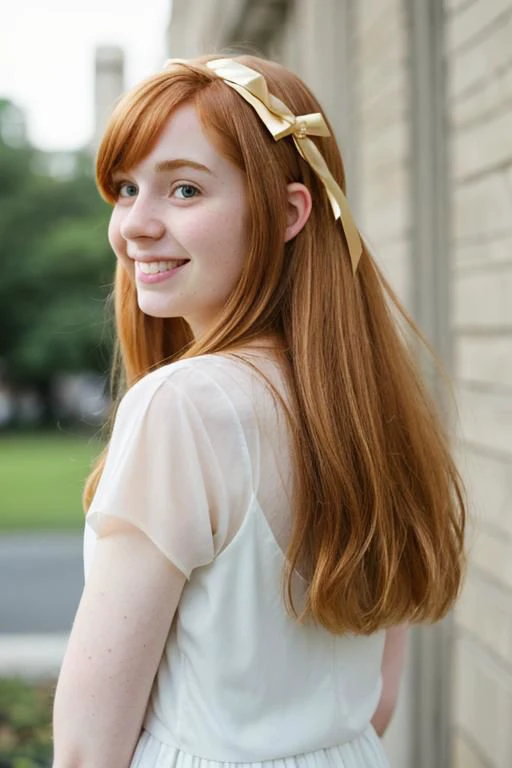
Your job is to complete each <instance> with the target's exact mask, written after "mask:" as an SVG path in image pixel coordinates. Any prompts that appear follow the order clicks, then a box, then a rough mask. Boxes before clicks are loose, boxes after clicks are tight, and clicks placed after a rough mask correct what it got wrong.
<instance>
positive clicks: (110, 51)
mask: <svg viewBox="0 0 512 768" xmlns="http://www.w3.org/2000/svg"><path fill="white" fill-rule="evenodd" d="M124 64H125V61H124V52H123V50H122V48H120V47H119V46H116V45H100V46H97V47H96V51H95V57H94V138H93V140H92V146H91V150H92V151H93V152H95V151H96V148H97V146H98V144H99V141H100V138H101V136H102V135H103V131H104V129H105V126H106V124H107V121H108V119H109V117H110V115H111V114H112V111H113V109H114V105H115V103H116V101H117V100H118V99H119V97H120V96H121V94H122V93H123V92H124V90H125V82H124V81H125V77H124Z"/></svg>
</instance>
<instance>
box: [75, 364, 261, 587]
mask: <svg viewBox="0 0 512 768" xmlns="http://www.w3.org/2000/svg"><path fill="white" fill-rule="evenodd" d="M246 453H247V447H246V444H245V440H244V435H243V431H242V429H241V426H240V422H239V420H238V418H237V415H236V412H234V411H233V409H232V407H231V404H230V401H229V399H228V398H226V396H225V394H224V393H223V392H222V391H219V388H218V387H217V386H216V385H215V383H214V382H211V381H209V380H208V378H207V377H203V376H201V374H199V375H197V374H194V376H193V377H191V376H190V375H189V376H188V377H187V376H183V375H179V373H178V375H177V376H173V375H172V374H171V375H167V376H162V374H161V373H160V372H159V371H156V372H153V373H151V374H149V375H148V376H146V377H144V378H143V379H141V380H140V381H139V382H138V383H137V384H136V385H135V386H133V387H132V388H131V389H130V390H129V391H128V392H127V393H126V395H125V396H124V397H123V399H122V401H121V403H120V406H119V408H118V411H117V415H116V419H115V423H114V429H113V432H112V437H111V441H110V445H109V449H108V454H107V458H106V462H105V467H104V470H103V474H102V477H101V480H100V482H99V484H98V488H97V490H96V493H95V496H94V498H93V501H92V503H91V506H90V508H89V510H88V512H87V518H86V519H87V523H88V524H89V525H90V526H91V528H92V529H93V530H94V531H95V533H96V535H97V536H101V535H102V529H103V526H104V524H105V522H106V519H107V518H108V522H109V529H111V526H112V522H115V520H116V519H122V520H126V521H128V522H129V523H131V524H132V525H135V526H136V527H137V528H139V529H140V530H142V531H143V532H144V533H145V534H146V535H147V536H148V537H149V538H150V539H151V540H152V541H153V543H154V544H155V545H156V546H157V547H158V548H159V549H160V550H161V551H162V552H163V554H164V555H165V556H166V557H167V558H168V559H169V560H170V561H171V562H172V563H173V564H174V565H175V566H176V567H177V568H179V570H180V571H181V572H182V573H183V574H184V575H185V576H186V577H187V579H188V578H190V574H191V572H192V570H193V569H194V568H197V567H200V566H203V565H207V564H208V563H210V562H211V561H212V560H213V559H214V557H215V554H216V537H215V529H216V528H217V527H219V526H220V528H223V529H224V528H226V522H225V519H226V518H229V517H230V516H232V515H233V514H238V515H239V514H240V509H241V507H242V506H243V505H244V504H247V503H248V498H249V496H250V491H251V488H250V470H249V466H250V462H249V461H248V460H246ZM233 470H235V471H233ZM248 470H249V471H248ZM223 521H224V522H223Z"/></svg>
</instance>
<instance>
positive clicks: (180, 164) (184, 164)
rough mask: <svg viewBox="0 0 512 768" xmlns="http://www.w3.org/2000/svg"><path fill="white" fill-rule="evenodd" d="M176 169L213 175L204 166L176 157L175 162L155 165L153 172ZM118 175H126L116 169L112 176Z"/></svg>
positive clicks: (122, 169) (120, 169)
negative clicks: (188, 169)
mask: <svg viewBox="0 0 512 768" xmlns="http://www.w3.org/2000/svg"><path fill="white" fill-rule="evenodd" d="M178 168H194V170H196V171H203V172H204V173H209V174H211V175H213V171H211V170H210V169H209V168H208V167H207V166H206V165H203V164H202V163H196V161H195V160H189V159H187V158H184V157H178V158H176V159H175V160H162V162H160V163H157V164H156V165H155V167H154V170H155V172H156V173H169V171H175V170H176V169H178ZM119 173H126V170H125V169H124V168H117V169H116V170H115V171H114V173H113V175H114V176H115V175H116V174H119Z"/></svg>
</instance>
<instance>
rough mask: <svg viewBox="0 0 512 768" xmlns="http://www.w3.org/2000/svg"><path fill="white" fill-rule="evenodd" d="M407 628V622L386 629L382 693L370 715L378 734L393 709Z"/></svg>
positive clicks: (398, 685)
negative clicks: (372, 713)
mask: <svg viewBox="0 0 512 768" xmlns="http://www.w3.org/2000/svg"><path fill="white" fill-rule="evenodd" d="M407 629H408V627H407V624H400V625H399V626H396V627H391V628H390V629H388V630H387V631H386V640H385V643H384V655H383V658H382V693H381V697H380V701H379V703H378V706H377V709H376V710H375V714H374V715H373V717H372V725H373V727H374V728H375V730H376V731H377V734H378V735H379V736H382V735H383V734H384V731H385V730H386V728H387V727H388V725H389V723H390V721H391V718H392V716H393V712H394V711H395V707H396V702H397V699H398V691H399V688H400V678H401V675H402V668H403V665H404V659H405V648H406V641H407Z"/></svg>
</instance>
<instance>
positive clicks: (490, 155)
mask: <svg viewBox="0 0 512 768" xmlns="http://www.w3.org/2000/svg"><path fill="white" fill-rule="evenodd" d="M511 136H512V104H511V105H509V107H508V109H507V111H506V112H503V113H499V114H495V115H493V116H491V117H490V118H489V120H488V121H486V122H485V124H480V123H477V124H473V125H471V126H470V127H469V128H466V129H464V130H459V131H457V132H456V133H455V134H454V136H453V140H452V142H451V147H452V150H453V171H454V176H455V178H464V177H466V176H468V175H471V174H476V173H482V172H483V171H485V170H486V169H488V168H494V167H497V166H501V165H506V164H508V163H510V160H511V158H512V144H511V141H510V137H511Z"/></svg>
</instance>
